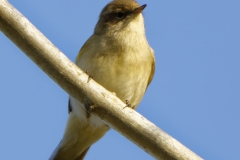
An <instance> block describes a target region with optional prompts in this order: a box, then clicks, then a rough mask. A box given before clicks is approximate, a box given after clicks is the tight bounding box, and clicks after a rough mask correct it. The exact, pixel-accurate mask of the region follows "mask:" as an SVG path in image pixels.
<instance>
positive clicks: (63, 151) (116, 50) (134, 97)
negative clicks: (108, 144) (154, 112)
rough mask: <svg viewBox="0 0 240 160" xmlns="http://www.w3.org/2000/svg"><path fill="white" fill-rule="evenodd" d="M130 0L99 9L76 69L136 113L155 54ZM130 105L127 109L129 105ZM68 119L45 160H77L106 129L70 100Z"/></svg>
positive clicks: (118, 0) (140, 9)
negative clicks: (80, 70)
mask: <svg viewBox="0 0 240 160" xmlns="http://www.w3.org/2000/svg"><path fill="white" fill-rule="evenodd" d="M146 6H147V5H146V4H144V5H140V4H139V3H138V2H137V1H135V0H113V1H111V2H109V3H108V4H107V5H106V6H105V7H104V8H103V9H102V11H101V13H100V16H99V19H98V21H97V24H96V26H95V29H94V33H93V35H92V36H90V38H89V39H88V40H87V41H86V42H85V43H84V45H83V46H82V48H81V49H80V51H79V54H78V55H77V58H76V62H75V63H76V65H77V66H78V67H79V68H80V69H82V70H83V71H87V73H88V74H89V75H92V76H93V77H94V78H93V79H94V80H95V81H96V82H97V83H99V84H100V85H102V86H103V87H104V88H106V89H107V90H109V91H111V92H114V93H115V94H116V96H117V97H118V98H119V99H121V100H122V101H123V102H125V103H126V102H128V105H127V106H129V107H131V108H132V109H136V108H137V106H138V104H139V103H140V101H141V100H142V98H143V96H144V93H145V92H146V90H147V88H148V86H149V84H150V83H151V81H152V79H153V75H154V70H155V58H154V51H153V49H152V48H151V47H150V46H149V43H148V41H147V39H146V34H145V27H144V18H143V14H142V12H143V10H144V9H145V7H146ZM129 104H130V105H129ZM68 110H69V116H68V120H67V125H66V128H65V132H64V135H63V138H62V140H61V141H60V143H59V144H58V146H57V147H56V149H55V150H54V151H53V153H52V154H51V156H50V158H49V160H82V159H84V157H85V155H86V153H87V152H88V150H89V148H90V146H91V145H93V144H94V143H95V142H97V141H98V140H99V139H101V138H102V137H103V136H104V135H105V133H106V132H107V131H108V130H109V127H108V126H107V125H106V124H105V123H104V122H103V121H102V120H101V119H100V118H99V117H97V116H95V115H89V114H88V113H87V112H86V110H85V108H84V104H83V103H81V102H80V101H78V100H77V99H75V98H74V97H72V96H70V97H69V104H68Z"/></svg>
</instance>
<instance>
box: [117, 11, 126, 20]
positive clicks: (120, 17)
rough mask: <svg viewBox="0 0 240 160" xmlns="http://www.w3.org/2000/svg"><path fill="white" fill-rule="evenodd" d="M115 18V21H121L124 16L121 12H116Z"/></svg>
mask: <svg viewBox="0 0 240 160" xmlns="http://www.w3.org/2000/svg"><path fill="white" fill-rule="evenodd" d="M116 18H117V19H123V18H124V14H123V13H122V12H117V13H116Z"/></svg>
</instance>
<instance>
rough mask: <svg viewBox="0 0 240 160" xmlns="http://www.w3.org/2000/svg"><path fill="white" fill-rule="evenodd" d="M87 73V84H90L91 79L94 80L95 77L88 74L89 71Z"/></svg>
mask: <svg viewBox="0 0 240 160" xmlns="http://www.w3.org/2000/svg"><path fill="white" fill-rule="evenodd" d="M85 73H86V74H87V75H88V80H87V83H89V82H90V80H91V79H93V76H92V75H90V74H88V70H86V71H85Z"/></svg>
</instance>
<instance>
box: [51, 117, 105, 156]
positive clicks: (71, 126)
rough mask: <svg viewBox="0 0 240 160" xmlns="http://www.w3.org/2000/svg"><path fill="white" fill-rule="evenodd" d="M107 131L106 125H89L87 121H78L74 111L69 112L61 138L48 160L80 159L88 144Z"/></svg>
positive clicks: (84, 153)
mask: <svg viewBox="0 0 240 160" xmlns="http://www.w3.org/2000/svg"><path fill="white" fill-rule="evenodd" d="M91 116H93V115H91ZM90 118H91V117H90ZM92 118H93V117H92ZM99 120H100V119H99ZM107 131H108V127H106V126H104V127H103V126H102V127H96V126H94V125H91V123H89V121H88V122H82V121H79V119H78V118H77V116H76V115H75V114H74V112H70V113H69V117H68V122H67V127H66V130H65V133H64V136H63V139H62V140H61V141H60V143H59V144H58V146H57V148H56V149H55V150H54V151H53V153H52V155H51V156H50V158H49V160H82V159H83V158H84V156H85V155H86V153H87V151H88V150H89V148H90V146H91V145H92V144H93V143H95V142H96V141H98V140H99V139H100V138H101V137H102V136H103V135H104V134H105V133H106V132H107Z"/></svg>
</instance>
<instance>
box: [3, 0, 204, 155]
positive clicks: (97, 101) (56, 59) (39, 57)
mask: <svg viewBox="0 0 240 160" xmlns="http://www.w3.org/2000/svg"><path fill="white" fill-rule="evenodd" d="M0 30H1V31H2V32H3V33H4V34H5V35H6V36H7V37H8V38H9V39H11V40H12V41H13V42H14V43H15V44H16V45H17V46H18V47H19V48H20V49H21V50H22V51H23V52H24V53H25V54H26V55H27V56H28V57H29V58H31V59H32V60H33V61H34V62H35V63H36V64H37V65H38V66H39V67H40V68H41V69H42V70H43V71H44V72H45V73H46V74H47V75H48V76H49V77H51V78H52V79H53V80H54V81H55V82H56V83H57V84H58V85H59V86H60V87H62V88H63V89H64V90H65V91H66V92H68V93H69V94H70V95H71V96H73V97H75V98H76V99H78V100H79V101H81V102H83V103H84V104H90V105H93V104H94V107H93V108H92V114H95V115H97V116H99V117H100V118H101V119H102V120H103V121H104V122H105V123H106V124H107V125H109V126H110V127H112V128H114V129H115V130H117V131H118V132H120V133H121V134H122V135H124V136H125V137H127V138H128V139H130V140H131V141H133V142H134V143H135V144H137V145H138V146H139V147H141V148H142V149H143V150H145V151H146V152H148V153H149V154H151V155H152V156H153V157H155V158H156V159H163V160H168V159H179V160H200V159H201V158H200V157H199V156H197V155H196V154H195V153H193V152H192V151H190V150H189V149H188V148H186V147H185V146H183V145H182V144H181V143H180V142H178V141H177V140H175V139H174V138H172V137H171V136H169V135H168V134H167V133H165V132H164V131H162V130H161V129H159V128H158V127H157V126H155V125H154V124H153V123H151V122H149V121H148V120H147V119H146V118H144V117H143V116H142V115H140V114H138V113H137V112H136V111H134V110H132V109H130V108H128V107H126V108H125V104H124V103H123V102H122V101H121V100H120V99H118V98H117V97H116V96H115V95H114V94H112V93H111V92H109V91H107V90H106V89H104V88H103V87H102V86H100V85H98V84H97V83H96V82H95V81H94V80H90V81H89V82H88V75H86V74H85V73H84V72H83V71H82V70H80V69H79V68H78V67H77V66H76V65H75V64H74V63H72V62H71V61H70V60H69V59H68V58H67V57H66V56H65V55H64V54H63V53H61V51H60V50H59V49H57V48H56V47H55V46H54V45H53V44H52V43H51V42H50V41H49V40H48V39H47V38H46V37H45V36H44V35H43V34H42V33H41V32H40V31H38V30H37V29H36V28H35V27H34V26H33V25H32V24H31V23H30V22H29V21H28V20H27V19H26V18H25V17H24V16H23V15H22V14H21V13H19V12H18V11H17V10H16V9H15V8H14V7H13V6H12V5H11V4H9V3H8V2H7V1H6V0H0Z"/></svg>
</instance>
